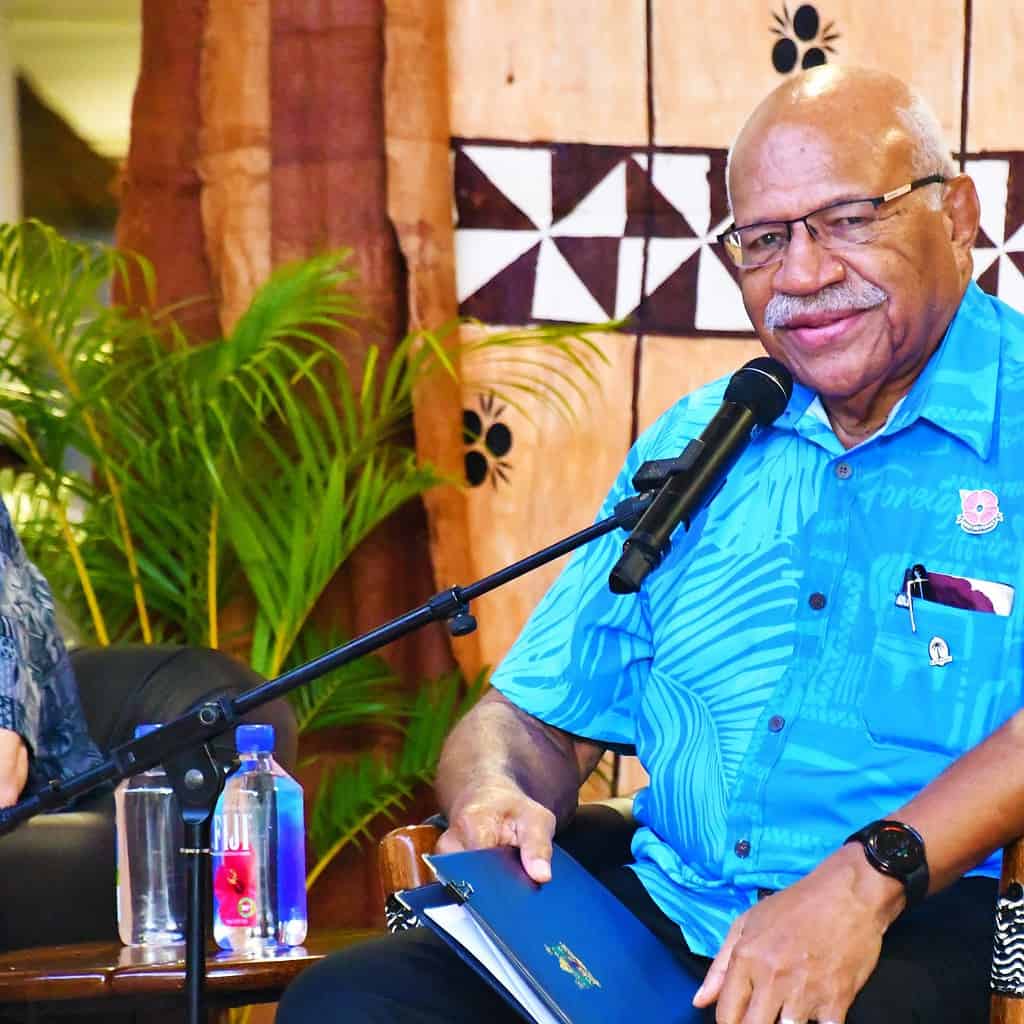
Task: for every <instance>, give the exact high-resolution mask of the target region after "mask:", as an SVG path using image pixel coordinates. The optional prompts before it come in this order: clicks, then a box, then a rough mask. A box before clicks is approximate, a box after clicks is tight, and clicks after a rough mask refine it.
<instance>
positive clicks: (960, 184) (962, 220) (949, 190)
mask: <svg viewBox="0 0 1024 1024" xmlns="http://www.w3.org/2000/svg"><path fill="white" fill-rule="evenodd" d="M942 210H943V213H944V214H945V216H946V218H947V219H948V223H949V240H950V243H951V244H952V246H953V256H954V258H955V259H956V263H957V267H958V268H959V270H960V277H961V278H962V280H963V283H964V284H966V283H967V282H968V281H969V280H970V279H971V271H972V269H973V266H974V256H973V250H974V239H975V238H976V237H977V234H978V225H979V222H980V219H981V203H980V201H979V200H978V190H977V189H976V188H975V187H974V181H973V180H972V179H971V178H970V177H969V176H968V175H966V174H958V175H957V176H956V177H955V178H950V180H949V181H947V182H946V184H945V186H944V188H943V196H942Z"/></svg>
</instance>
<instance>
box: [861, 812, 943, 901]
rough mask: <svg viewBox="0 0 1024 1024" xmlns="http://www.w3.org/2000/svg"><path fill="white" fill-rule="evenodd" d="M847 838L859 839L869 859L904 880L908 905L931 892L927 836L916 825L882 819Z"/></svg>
mask: <svg viewBox="0 0 1024 1024" xmlns="http://www.w3.org/2000/svg"><path fill="white" fill-rule="evenodd" d="M846 842H847V843H860V844H861V846H863V847H864V854H865V856H866V857H867V859H868V863H869V864H870V865H871V866H872V867H873V868H875V870H876V871H881V872H882V874H883V875H889V876H891V877H892V878H896V879H899V881H901V882H902V883H903V888H904V889H905V890H906V894H907V908H910V907H912V906H913V905H914V904H915V903H920V902H921V900H923V899H924V897H925V895H926V894H927V892H928V861H927V859H926V857H925V853H924V840H923V839H922V838H921V833H920V832H918V831H917V829H914V828H911V827H910V826H909V825H905V824H904V823H903V822H902V821H889V820H884V819H883V820H882V821H873V822H871V824H870V825H865V826H864V827H863V828H862V829H858V830H857V831H856V832H854V833H853V835H852V836H850V837H849V839H847V840H846ZM843 845H844V846H845V845H846V844H845V843H844V844H843Z"/></svg>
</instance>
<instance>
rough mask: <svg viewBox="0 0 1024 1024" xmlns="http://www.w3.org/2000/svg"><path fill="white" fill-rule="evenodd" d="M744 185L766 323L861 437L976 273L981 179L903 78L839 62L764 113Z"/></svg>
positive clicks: (757, 295)
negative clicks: (958, 159) (955, 161)
mask: <svg viewBox="0 0 1024 1024" xmlns="http://www.w3.org/2000/svg"><path fill="white" fill-rule="evenodd" d="M729 190H730V196H729V198H730V203H731V205H732V212H733V216H734V218H735V221H736V224H737V225H739V226H740V227H739V228H737V229H735V230H733V231H732V232H731V233H730V237H731V238H732V239H733V245H734V252H735V253H738V254H739V255H740V259H739V264H740V267H741V269H740V288H741V290H742V293H743V302H744V305H745V306H746V309H747V312H748V314H749V315H750V319H751V322H752V323H753V325H754V329H755V330H756V331H757V333H758V335H759V336H760V338H761V341H762V343H763V344H764V346H765V348H766V349H767V350H768V352H769V354H770V355H773V356H775V358H777V359H779V360H781V361H782V362H783V363H785V364H786V365H787V366H788V367H789V369H790V370H791V371H792V372H793V375H794V376H795V377H796V378H797V379H798V380H800V381H801V382H802V383H803V384H805V385H807V386H808V387H810V388H812V389H813V390H815V391H817V393H818V394H819V395H820V396H821V398H822V401H823V402H824V403H825V408H826V409H827V411H828V413H829V416H830V418H831V420H832V423H833V426H835V427H836V429H837V431H838V433H839V435H840V437H841V439H842V441H843V443H844V444H847V445H848V446H849V444H853V443H857V439H858V438H863V437H865V436H868V435H869V434H870V433H872V432H873V431H874V430H877V428H878V427H879V426H880V425H881V423H883V422H884V421H885V418H886V416H887V415H888V413H889V411H890V410H891V409H892V407H893V405H894V404H895V402H896V401H897V400H898V399H899V398H900V397H901V396H902V395H904V394H906V392H907V391H908V390H909V388H910V386H911V385H912V383H913V381H914V379H915V378H916V377H917V375H918V374H919V373H920V372H921V369H922V368H923V367H924V366H925V364H926V363H927V361H928V359H929V358H930V357H931V354H932V353H933V352H934V351H935V349H936V347H937V346H938V345H939V343H940V341H941V339H942V337H943V335H944V333H945V330H946V328H947V326H948V325H949V322H950V320H951V319H952V318H953V316H954V314H955V312H956V309H957V307H958V305H959V303H960V300H961V298H962V297H963V294H964V291H965V289H966V288H967V287H968V285H969V283H970V280H971V268H972V253H973V243H974V238H975V235H976V233H977V227H978V211H979V205H978V196H977V192H976V190H975V188H974V183H973V182H972V181H971V179H970V178H969V177H967V176H966V175H961V174H957V172H956V168H955V167H953V166H951V161H950V159H949V153H948V150H947V148H946V144H945V142H944V141H943V139H942V133H941V130H940V129H939V126H938V123H937V122H936V120H935V117H934V115H932V114H931V113H930V112H929V110H928V108H927V106H926V105H925V103H924V102H923V100H921V99H920V98H919V97H918V96H917V95H916V94H915V93H914V92H913V90H911V89H910V88H909V87H908V86H907V85H906V84H905V83H904V82H901V81H900V80H899V79H898V78H895V77H893V76H892V75H889V74H886V73H884V72H881V71H869V70H866V69H863V68H843V67H834V66H825V67H819V68H815V69H813V70H811V71H808V72H805V73H804V74H801V75H797V76H795V77H794V78H792V79H790V80H788V81H786V82H785V83H784V84H783V85H782V86H780V87H779V88H778V89H776V90H775V91H774V92H773V93H771V95H769V96H768V97H767V98H766V99H765V100H764V101H763V102H762V103H761V104H760V105H759V106H758V107H757V109H756V110H755V111H754V112H753V114H751V116H750V118H749V120H748V121H747V123H746V124H745V125H744V126H743V130H742V131H741V132H740V134H739V137H738V138H737V140H736V142H735V144H734V146H733V150H732V154H731V159H730V165H729ZM737 240H739V241H737ZM744 257H747V259H748V261H747V262H746V263H744ZM761 257H764V258H763V259H762V258H761ZM734 258H736V257H735V256H734ZM837 424H838V425H837Z"/></svg>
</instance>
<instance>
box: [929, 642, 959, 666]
mask: <svg viewBox="0 0 1024 1024" xmlns="http://www.w3.org/2000/svg"><path fill="white" fill-rule="evenodd" d="M928 654H929V658H928V664H929V665H932V666H933V667H934V668H942V666H943V665H948V664H949V663H950V662H951V661H952V660H953V655H951V654H950V653H949V644H947V643H946V641H945V640H943V639H942V637H941V636H933V637H932V638H931V640H930V641H929V643H928Z"/></svg>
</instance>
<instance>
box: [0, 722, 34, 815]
mask: <svg viewBox="0 0 1024 1024" xmlns="http://www.w3.org/2000/svg"><path fill="white" fill-rule="evenodd" d="M27 781H28V747H26V746H25V741H24V740H23V739H22V738H21V736H20V735H19V734H18V733H16V732H14V731H13V730H12V729H0V807H11V806H12V805H13V804H16V803H17V802H18V797H20V796H21V793H22V790H23V789H24V788H25V783H26V782H27Z"/></svg>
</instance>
